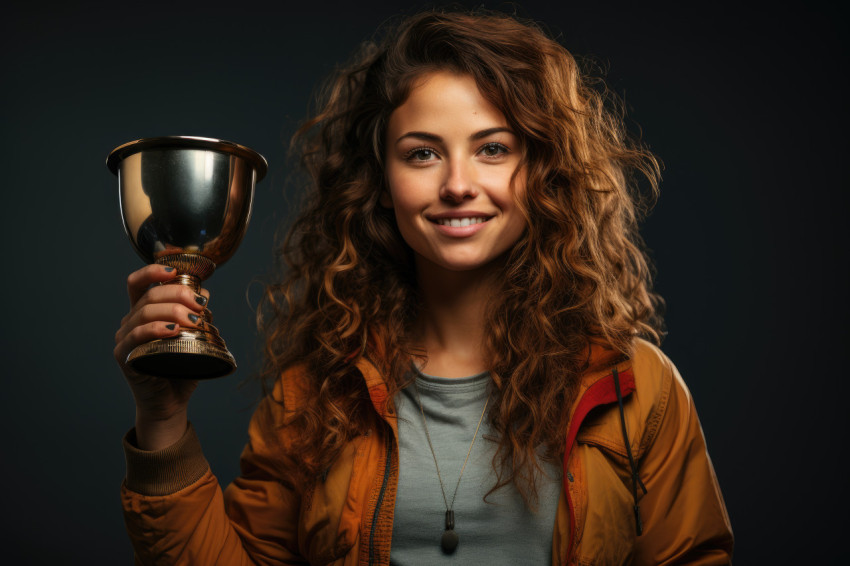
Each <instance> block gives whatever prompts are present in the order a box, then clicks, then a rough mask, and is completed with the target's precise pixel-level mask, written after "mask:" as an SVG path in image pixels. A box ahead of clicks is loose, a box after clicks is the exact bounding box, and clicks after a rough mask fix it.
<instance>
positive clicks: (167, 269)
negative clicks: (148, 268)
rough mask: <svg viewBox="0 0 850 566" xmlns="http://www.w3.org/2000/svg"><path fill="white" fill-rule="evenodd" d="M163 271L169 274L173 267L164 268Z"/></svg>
mask: <svg viewBox="0 0 850 566" xmlns="http://www.w3.org/2000/svg"><path fill="white" fill-rule="evenodd" d="M165 271H167V272H168V273H171V272H172V271H174V268H173V267H166V268H165Z"/></svg>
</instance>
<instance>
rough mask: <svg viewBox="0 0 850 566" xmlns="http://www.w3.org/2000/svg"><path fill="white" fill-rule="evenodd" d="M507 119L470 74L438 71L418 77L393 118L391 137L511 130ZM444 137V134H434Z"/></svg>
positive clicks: (388, 133)
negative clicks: (500, 128) (508, 127)
mask: <svg viewBox="0 0 850 566" xmlns="http://www.w3.org/2000/svg"><path fill="white" fill-rule="evenodd" d="M507 125H508V124H507V120H506V119H505V116H504V115H503V114H502V113H501V111H499V109H498V108H496V107H495V106H494V105H493V104H492V103H490V102H489V101H488V100H487V99H486V98H484V96H483V95H482V94H481V91H480V90H479V89H478V85H476V83H475V79H473V78H472V77H471V76H469V75H462V74H457V73H452V72H449V71H436V72H431V73H427V74H424V75H422V76H421V77H418V78H417V79H416V80H415V81H414V83H413V87H412V88H411V90H410V94H409V95H408V97H407V99H406V100H405V101H404V103H403V104H402V105H401V106H399V107H398V108H396V109H395V110H394V111H393V113H392V114H391V115H390V120H389V123H388V127H387V136H388V138H389V139H390V141H394V139H395V137H393V136H394V135H402V134H404V133H405V132H406V131H409V130H415V131H420V130H421V131H426V132H432V130H435V129H439V130H447V132H446V133H449V132H454V131H458V130H470V129H471V131H478V130H483V129H488V128H493V127H507ZM432 133H437V134H440V132H432Z"/></svg>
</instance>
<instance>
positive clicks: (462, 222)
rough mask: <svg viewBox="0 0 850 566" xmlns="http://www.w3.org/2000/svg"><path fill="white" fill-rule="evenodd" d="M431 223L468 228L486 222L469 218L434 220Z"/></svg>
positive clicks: (480, 218)
mask: <svg viewBox="0 0 850 566" xmlns="http://www.w3.org/2000/svg"><path fill="white" fill-rule="evenodd" d="M432 222H434V223H435V224H440V225H442V226H451V227H453V228H460V227H463V226H470V225H472V224H481V223H482V222H487V219H486V218H482V217H480V216H471V217H467V218H435V219H434V220H432Z"/></svg>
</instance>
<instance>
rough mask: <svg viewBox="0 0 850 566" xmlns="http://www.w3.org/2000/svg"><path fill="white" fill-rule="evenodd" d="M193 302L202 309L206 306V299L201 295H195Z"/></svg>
mask: <svg viewBox="0 0 850 566" xmlns="http://www.w3.org/2000/svg"><path fill="white" fill-rule="evenodd" d="M195 302H196V303H198V304H199V305H201V306H202V307H205V306H207V298H206V297H204V296H203V295H195Z"/></svg>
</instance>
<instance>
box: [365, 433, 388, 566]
mask: <svg viewBox="0 0 850 566" xmlns="http://www.w3.org/2000/svg"><path fill="white" fill-rule="evenodd" d="M390 436H391V435H387V436H386V438H387V440H386V444H387V460H386V464H385V466H384V481H383V482H382V483H381V491H379V492H378V502H377V503H376V504H375V513H374V514H373V515H372V528H371V529H370V531H369V564H374V563H375V544H374V543H375V525H376V524H377V523H378V514H379V512H380V510H381V504H383V502H384V493H385V492H386V490H387V483H388V482H389V480H390V461H391V460H390V459H391V458H392V456H393V443H392V440H391V439H390Z"/></svg>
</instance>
